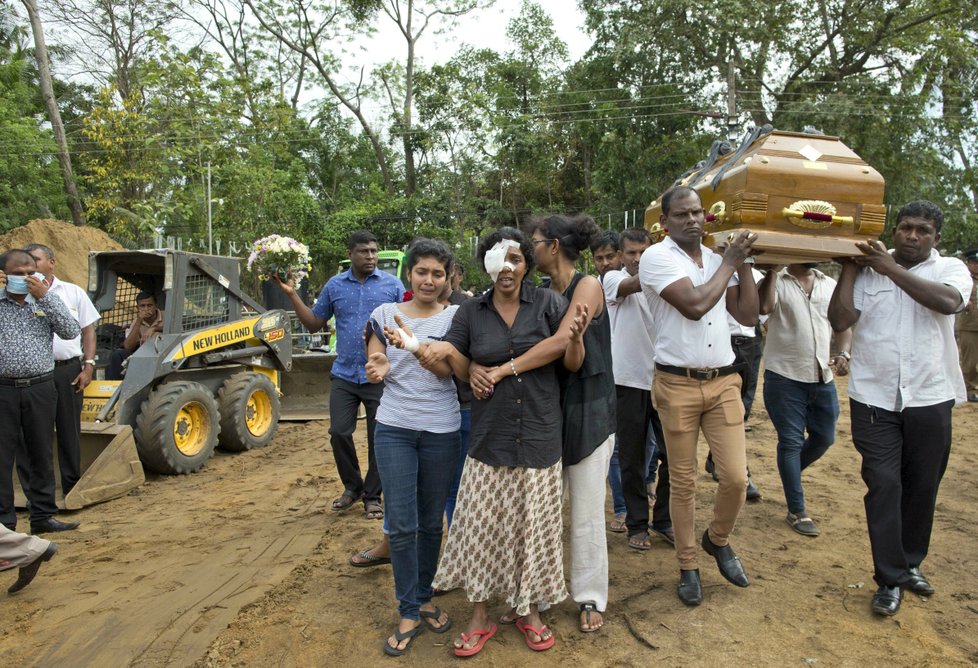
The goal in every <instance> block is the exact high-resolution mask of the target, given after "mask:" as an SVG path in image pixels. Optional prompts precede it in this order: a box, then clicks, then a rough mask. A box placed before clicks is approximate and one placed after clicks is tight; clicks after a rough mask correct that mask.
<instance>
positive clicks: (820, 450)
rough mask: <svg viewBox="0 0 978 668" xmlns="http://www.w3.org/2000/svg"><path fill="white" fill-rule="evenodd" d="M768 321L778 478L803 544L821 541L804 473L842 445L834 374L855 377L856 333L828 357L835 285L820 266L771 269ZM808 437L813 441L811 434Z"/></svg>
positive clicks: (765, 286)
mask: <svg viewBox="0 0 978 668" xmlns="http://www.w3.org/2000/svg"><path fill="white" fill-rule="evenodd" d="M757 291H758V295H759V296H760V306H761V313H762V314H765V315H767V314H770V316H771V317H770V319H768V321H767V344H766V346H765V351H764V367H765V368H764V406H765V408H767V412H768V415H770V416H771V422H772V423H773V424H774V428H775V429H776V430H777V432H778V473H779V474H780V475H781V485H782V487H783V488H784V497H785V501H786V502H787V504H788V516H787V518H786V521H787V523H788V526H790V527H791V528H792V529H794V530H795V531H797V532H798V533H800V534H801V535H803V536H809V537H815V536H818V535H819V533H820V532H819V529H818V526H816V524H815V521H814V520H813V519H812V518H811V517H809V515H808V512H807V511H806V508H805V493H804V491H803V490H802V487H801V472H802V471H804V470H805V469H806V468H808V467H809V466H811V465H812V464H814V463H815V462H817V461H818V460H819V458H820V457H821V456H822V455H824V454H825V452H826V451H827V450H828V449H829V447H830V446H831V445H832V444H833V443H834V442H835V423H836V420H838V419H839V398H838V395H837V394H836V392H835V383H834V382H833V376H832V371H833V367H834V369H835V372H836V373H837V374H838V375H840V376H844V375H846V374H847V373H849V348H850V343H851V339H852V332H851V331H850V330H848V329H847V330H846V331H844V332H842V333H840V334H839V335H838V337H837V341H836V350H837V351H838V352H837V353H835V354H832V353H831V352H830V350H829V348H830V345H831V343H832V326H831V325H830V324H829V317H828V311H829V300H830V299H831V298H832V293H833V291H835V281H834V280H833V279H831V278H829V277H828V276H826V275H825V274H823V273H822V272H820V271H819V270H818V269H816V268H815V263H811V264H791V265H788V267H787V268H785V269H780V270H779V268H777V267H775V268H772V269H771V270H770V271H769V272H768V273H767V276H765V277H764V278H763V279H762V280H761V282H760V284H759V285H758V288H757ZM806 432H807V433H806Z"/></svg>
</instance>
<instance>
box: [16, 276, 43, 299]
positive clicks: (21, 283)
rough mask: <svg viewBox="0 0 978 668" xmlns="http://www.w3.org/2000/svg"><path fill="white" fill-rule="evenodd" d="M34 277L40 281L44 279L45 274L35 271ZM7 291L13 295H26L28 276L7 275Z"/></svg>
mask: <svg viewBox="0 0 978 668" xmlns="http://www.w3.org/2000/svg"><path fill="white" fill-rule="evenodd" d="M34 278H36V279H37V280H39V281H43V280H44V274H41V273H39V272H34ZM7 292H8V293H10V294H12V295H26V294H27V292H28V290H27V277H26V276H7Z"/></svg>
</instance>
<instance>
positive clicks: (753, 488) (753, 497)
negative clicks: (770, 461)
mask: <svg viewBox="0 0 978 668" xmlns="http://www.w3.org/2000/svg"><path fill="white" fill-rule="evenodd" d="M747 500H748V501H760V500H761V490H759V489H757V485H755V484H754V479H753V478H751V477H750V476H747Z"/></svg>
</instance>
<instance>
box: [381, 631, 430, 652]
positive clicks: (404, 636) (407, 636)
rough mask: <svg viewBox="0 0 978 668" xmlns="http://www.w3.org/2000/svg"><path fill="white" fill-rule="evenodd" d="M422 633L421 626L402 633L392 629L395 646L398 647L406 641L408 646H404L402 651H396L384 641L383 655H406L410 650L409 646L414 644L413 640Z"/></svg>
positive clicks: (396, 649)
mask: <svg viewBox="0 0 978 668" xmlns="http://www.w3.org/2000/svg"><path fill="white" fill-rule="evenodd" d="M422 631H424V625H423V624H418V625H417V626H415V627H414V628H413V629H411V630H410V631H406V632H404V633H401V632H400V631H398V630H397V629H394V639H395V640H396V641H397V644H398V645H400V644H401V643H402V642H404V641H405V640H407V641H408V644H407V645H405V646H404V649H398V648H396V647H391V646H390V643H388V642H387V641H386V640H385V641H384V654H386V655H387V656H403V655H404V654H406V653H407V651H408V650H409V649H411V645H413V644H414V639H415V638H417V637H418V635H420V633H421V632H422Z"/></svg>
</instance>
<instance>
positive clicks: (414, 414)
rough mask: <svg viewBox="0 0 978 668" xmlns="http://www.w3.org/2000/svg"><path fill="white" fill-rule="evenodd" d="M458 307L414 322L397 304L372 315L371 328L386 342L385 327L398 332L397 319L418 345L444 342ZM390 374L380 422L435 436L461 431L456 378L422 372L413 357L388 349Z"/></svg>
mask: <svg viewBox="0 0 978 668" xmlns="http://www.w3.org/2000/svg"><path fill="white" fill-rule="evenodd" d="M457 310H458V306H449V307H448V308H446V309H445V310H444V311H441V312H440V313H437V314H435V315H433V316H431V317H430V318H419V319H413V318H409V317H408V316H406V315H404V313H402V312H401V310H400V308H398V306H397V304H383V305H381V306H378V307H377V308H376V309H375V310H374V312H373V313H372V314H371V315H370V325H371V328H372V329H373V331H374V333H375V334H377V336H378V338H380V339H381V340H382V341H383V340H384V325H387V326H388V327H391V328H395V329H396V328H397V323H395V322H394V316H395V315H400V316H401V321H402V322H403V323H404V324H406V325H407V326H408V327H410V328H411V331H412V332H414V335H415V336H416V337H417V339H418V341H420V342H421V343H424V342H425V341H440V340H442V339H443V338H444V337H445V334H446V333H447V332H448V328H449V327H451V325H452V318H453V317H454V316H455V311H457ZM387 359H388V360H390V365H391V368H390V371H389V372H388V374H387V377H386V378H385V379H384V394H383V396H382V397H381V398H380V407H379V408H378V409H377V422H379V423H381V424H385V425H387V426H388V427H399V428H401V429H411V430H415V431H427V432H431V433H433V434H447V433H451V432H453V431H458V430H459V427H461V417H460V415H459V407H458V395H457V394H456V391H455V383H453V382H452V377H451V376H449V377H448V378H439V377H438V376H436V375H435V374H433V373H431V372H430V371H428V370H427V369H424V368H422V366H421V365H420V364H419V363H418V360H417V359H415V357H414V355H412V354H411V353H409V352H407V351H404V350H401V349H400V348H396V347H394V346H391V345H388V346H387Z"/></svg>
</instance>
